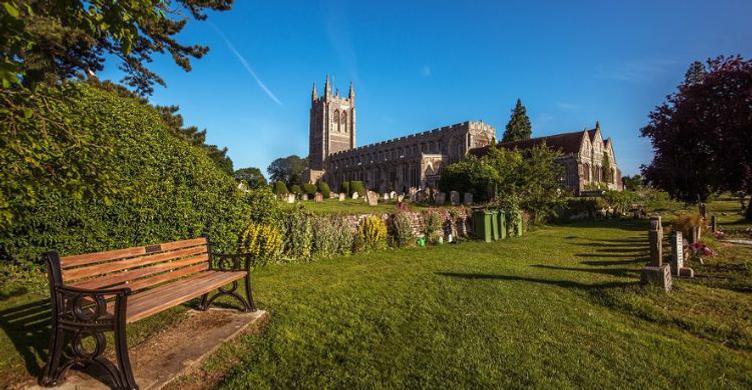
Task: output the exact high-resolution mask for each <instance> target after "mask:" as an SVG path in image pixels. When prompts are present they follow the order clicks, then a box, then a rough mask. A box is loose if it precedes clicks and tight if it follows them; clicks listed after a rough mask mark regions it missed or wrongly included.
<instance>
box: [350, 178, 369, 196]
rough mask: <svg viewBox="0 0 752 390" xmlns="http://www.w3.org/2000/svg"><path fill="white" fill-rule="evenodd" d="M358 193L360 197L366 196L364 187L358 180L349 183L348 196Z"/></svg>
mask: <svg viewBox="0 0 752 390" xmlns="http://www.w3.org/2000/svg"><path fill="white" fill-rule="evenodd" d="M356 192H357V193H358V195H360V196H361V197H363V196H366V186H365V185H364V184H363V182H362V181H360V180H354V181H351V182H350V195H352V194H354V193H356Z"/></svg>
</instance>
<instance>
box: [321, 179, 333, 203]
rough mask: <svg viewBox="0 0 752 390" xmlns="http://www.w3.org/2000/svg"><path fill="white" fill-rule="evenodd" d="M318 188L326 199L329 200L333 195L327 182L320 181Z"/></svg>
mask: <svg viewBox="0 0 752 390" xmlns="http://www.w3.org/2000/svg"><path fill="white" fill-rule="evenodd" d="M318 187H319V192H320V193H321V195H323V196H324V199H329V195H330V194H331V190H329V184H326V182H325V181H320V182H319V184H318Z"/></svg>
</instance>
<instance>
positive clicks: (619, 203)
mask: <svg viewBox="0 0 752 390" xmlns="http://www.w3.org/2000/svg"><path fill="white" fill-rule="evenodd" d="M603 199H604V200H605V201H606V202H608V204H609V205H611V207H613V208H614V211H616V212H619V213H626V212H627V211H629V210H630V208H631V206H632V204H633V203H636V202H637V200H638V197H637V193H635V192H632V191H627V190H624V191H606V193H605V194H604V195H603Z"/></svg>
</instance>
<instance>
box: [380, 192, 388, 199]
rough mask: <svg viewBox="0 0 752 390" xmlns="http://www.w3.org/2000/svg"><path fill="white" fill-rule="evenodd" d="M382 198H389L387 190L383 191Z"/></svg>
mask: <svg viewBox="0 0 752 390" xmlns="http://www.w3.org/2000/svg"><path fill="white" fill-rule="evenodd" d="M381 199H383V200H389V194H387V193H386V192H385V193H383V194H381Z"/></svg>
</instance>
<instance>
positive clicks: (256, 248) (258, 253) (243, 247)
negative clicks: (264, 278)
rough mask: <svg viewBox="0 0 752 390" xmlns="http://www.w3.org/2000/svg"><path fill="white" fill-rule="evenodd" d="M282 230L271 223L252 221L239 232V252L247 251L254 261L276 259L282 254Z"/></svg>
mask: <svg viewBox="0 0 752 390" xmlns="http://www.w3.org/2000/svg"><path fill="white" fill-rule="evenodd" d="M283 249H284V240H283V239H282V232H281V231H280V230H279V229H278V228H277V227H275V226H273V225H267V224H260V223H255V222H252V223H250V224H248V227H246V229H245V230H244V231H243V233H241V234H240V242H239V243H238V252H239V253H248V254H250V255H251V257H252V258H253V259H254V260H255V261H256V263H260V264H266V263H267V262H269V261H277V260H278V259H279V258H280V256H281V255H282V250H283Z"/></svg>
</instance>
